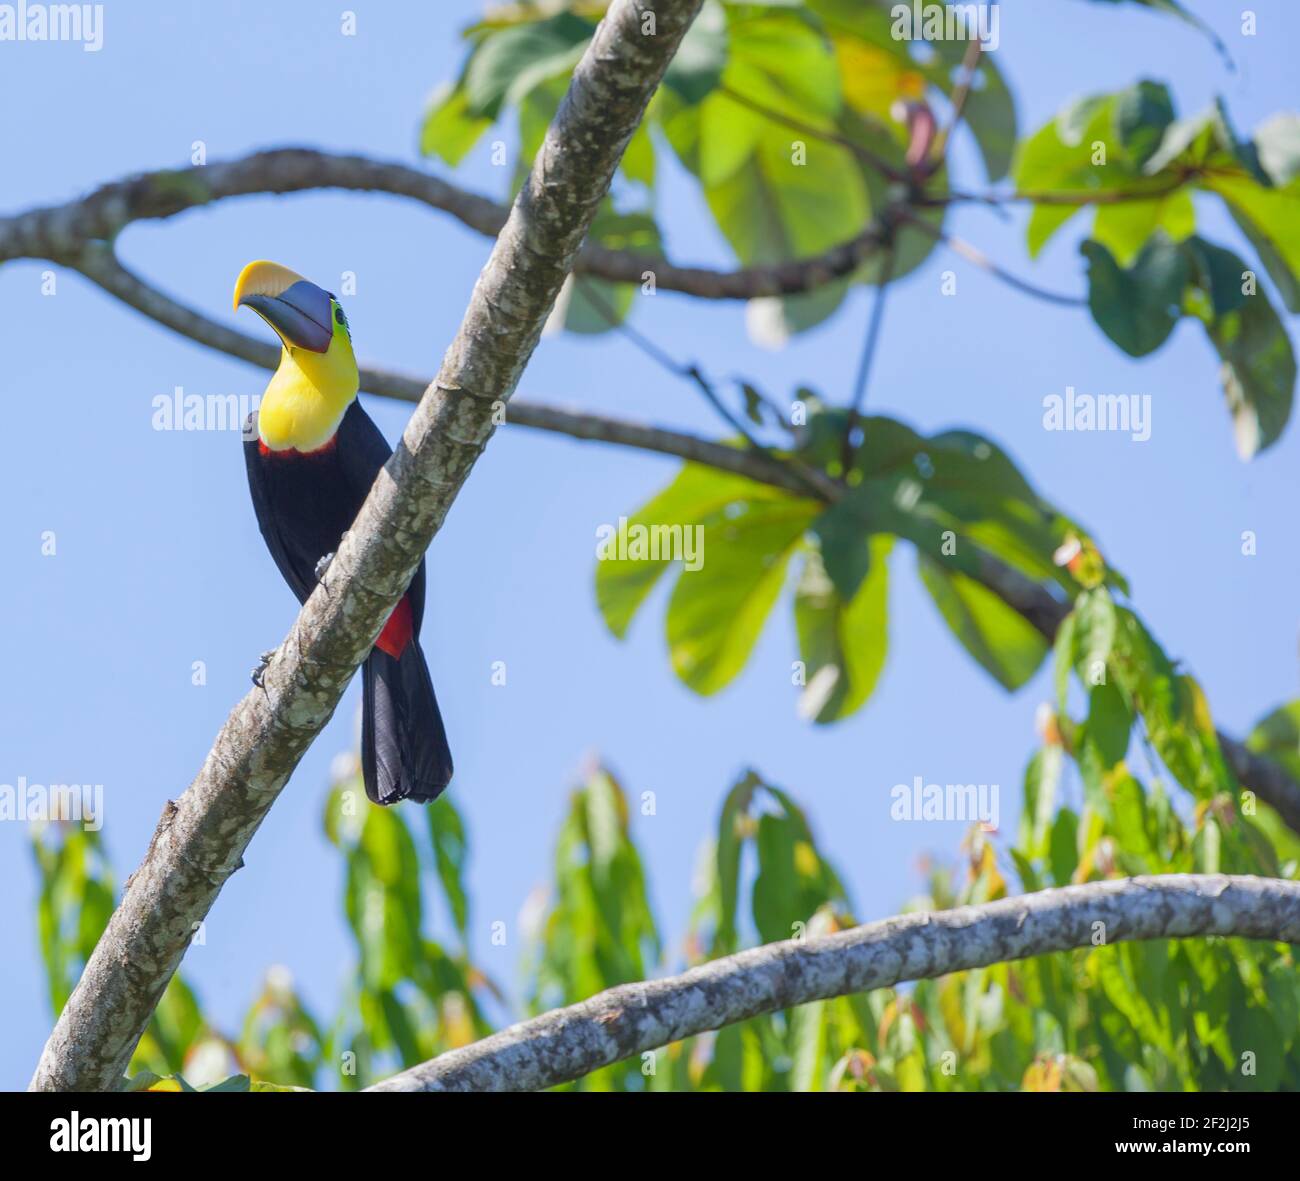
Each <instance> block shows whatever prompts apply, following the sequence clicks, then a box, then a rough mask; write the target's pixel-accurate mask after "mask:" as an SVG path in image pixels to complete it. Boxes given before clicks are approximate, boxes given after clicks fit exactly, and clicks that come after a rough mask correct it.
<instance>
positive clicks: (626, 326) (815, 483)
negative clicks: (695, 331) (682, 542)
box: [574, 278, 829, 496]
mask: <svg viewBox="0 0 1300 1181" xmlns="http://www.w3.org/2000/svg"><path fill="white" fill-rule="evenodd" d="M574 282H575V283H576V284H577V285H578V286H579V287H580V288H581V289H582V293H583V295H585V296H586V297H587V299H588V300H590V302H591V304H592V306H593V307H594V308H596V310H597V311H598V312H599V313H600V314H601V315H602V316H603V317H604V318H605V320H606V321H608V323H609V325H610V327H611V328H613V329H614V330H615V331H616V332H619V333H621V334H622V335H623V336H624V337H626V338H627V339H628V340H629V341H631V342H632V344H633V345H635V346H636V348H638V349H639V350H640V351H641V352H642V353H644V354H645V355H646V356H647V357H649V358H650V359H651V360H652V361H654V362H655V364H656V365H659V366H660V367H661V368H662V369H664V370H665V371H666V372H668V373H671V374H672V375H673V376H674V377H679V378H682V379H683V380H685V381H689V382H690V383H691V384H692V385H694V386H695V387H696V389H698V390H699V391H700V392H701V393H702V394H703V395H704V397H705V399H706V400H707V401H708V403H709V405H710V406H712V407H713V409H714V410H715V411H716V412H717V414H718V415H719V416H720V417H721V418H722V420H723V421H724V422H725V423H726V424H727V425H728V426H729V427H731V429H732V430H734V431H735V432H736V433H737V434H738V435H739V436H740V437H741V438H742V439H744V441H745V443H746V445H747V446H748V447H749V449H750V450H751V451H753V452H755V453H756V454H758V455H762V456H764V457H766V458H767V459H771V460H774V461H777V462H779V460H777V456H776V455H775V454H774V453H773V451H772V449H771V448H770V447H768V446H766V445H765V444H763V443H760V442H759V441H758V439H756V438H755V437H754V435H753V432H751V431H750V430H749V428H748V427H747V426H746V425H745V424H744V422H742V421H741V419H740V417H739V416H738V415H736V414H734V413H733V412H732V410H731V408H730V407H729V406H728V405H727V404H726V403H725V402H724V401H723V400H722V398H721V396H720V395H719V394H718V391H717V390H716V389H715V388H714V385H713V383H712V382H711V381H710V380H709V379H708V377H707V376H706V375H705V373H704V370H703V369H701V368H700V366H699V365H698V364H697V363H695V362H693V361H692V362H690V363H689V364H688V363H685V362H682V361H678V360H677V359H676V358H675V357H673V356H671V355H670V354H669V353H667V352H666V351H665V350H664V349H662V348H660V346H659V345H658V344H656V343H655V342H654V341H653V340H651V339H650V338H649V337H648V336H646V335H645V334H644V333H643V332H640V331H638V330H637V329H636V328H634V327H633V326H632V325H631V324H630V323H629V322H628V320H627V318H626V317H620V316H619V315H618V313H617V311H616V310H615V309H614V308H613V307H612V306H610V303H609V301H608V300H606V299H605V298H604V296H603V295H601V293H600V292H599V291H597V290H596V289H595V288H594V287H593V286H592V285H591V283H589V282H588V281H586V280H585V279H581V278H579V279H575V280H574ZM788 463H789V465H790V467H791V468H792V469H793V470H794V471H795V472H797V473H798V474H799V477H800V479H801V480H802V482H803V484H804V490H805V491H806V492H811V493H812V494H813V495H814V496H823V495H824V493H825V484H826V482H827V481H828V480H829V477H827V476H826V475H825V473H823V472H819V471H816V470H815V469H813V468H810V467H809V466H808V465H807V464H805V463H804V462H803V460H801V459H799V458H798V456H790V457H789V459H788Z"/></svg>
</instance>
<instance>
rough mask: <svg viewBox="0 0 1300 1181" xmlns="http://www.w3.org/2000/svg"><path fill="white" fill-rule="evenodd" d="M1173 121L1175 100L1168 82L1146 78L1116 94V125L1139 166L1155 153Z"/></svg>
mask: <svg viewBox="0 0 1300 1181" xmlns="http://www.w3.org/2000/svg"><path fill="white" fill-rule="evenodd" d="M1173 121H1174V104H1173V100H1172V99H1171V98H1170V97H1169V88H1168V87H1167V86H1164V85H1162V84H1160V83H1157V82H1149V81H1146V80H1143V81H1141V82H1139V83H1137V85H1136V86H1130V87H1129V88H1128V89H1127V90H1122V91H1120V92H1119V94H1117V95H1116V96H1115V129H1116V130H1117V131H1118V132H1119V139H1120V143H1121V144H1122V145H1123V147H1124V150H1125V151H1126V152H1127V153H1128V155H1129V156H1130V157H1131V158H1132V159H1133V160H1134V161H1135V162H1136V163H1137V165H1138V166H1139V167H1140V166H1142V165H1143V164H1145V163H1146V162H1147V160H1149V159H1150V158H1151V157H1152V156H1153V155H1154V154H1155V151H1156V149H1157V148H1158V147H1159V146H1160V141H1161V140H1162V139H1163V138H1164V133H1165V129H1166V128H1167V127H1168V126H1169V124H1170V123H1172V122H1173Z"/></svg>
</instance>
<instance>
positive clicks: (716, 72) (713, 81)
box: [664, 0, 727, 104]
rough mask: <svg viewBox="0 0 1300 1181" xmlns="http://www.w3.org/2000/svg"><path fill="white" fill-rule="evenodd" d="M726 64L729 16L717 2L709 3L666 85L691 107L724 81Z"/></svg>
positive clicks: (688, 33) (676, 58) (672, 66)
mask: <svg viewBox="0 0 1300 1181" xmlns="http://www.w3.org/2000/svg"><path fill="white" fill-rule="evenodd" d="M726 64H727V17H726V12H725V10H724V9H723V7H722V5H721V4H719V3H718V2H717V0H706V3H705V5H704V7H703V8H702V9H701V10H700V14H699V16H697V17H696V18H695V20H694V21H693V22H692V23H691V27H690V28H689V29H688V30H687V31H686V36H685V37H683V38H682V43H681V45H679V46H678V48H677V52H676V53H675V54H674V55H673V60H672V61H671V62H670V63H669V66H668V72H667V73H666V74H664V85H665V86H667V87H670V88H671V89H672V90H673V91H674V92H675V93H676V94H678V95H679V96H680V97H681V98H683V99H684V100H685V101H686V102H688V103H691V104H695V103H698V102H701V101H703V99H704V98H705V97H706V96H707V95H708V94H710V93H711V92H712V91H713V90H714V89H716V87H717V86H718V83H719V82H721V81H722V71H723V68H724V67H725V66H726Z"/></svg>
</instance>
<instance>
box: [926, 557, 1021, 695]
mask: <svg viewBox="0 0 1300 1181" xmlns="http://www.w3.org/2000/svg"><path fill="white" fill-rule="evenodd" d="M917 560H918V562H919V564H920V572H921V579H922V581H923V582H924V583H925V588H926V590H928V591H929V592H930V597H931V598H932V599H933V600H934V603H935V606H936V607H938V608H939V613H940V614H941V615H942V616H943V618H944V621H945V622H946V623H947V624H948V626H949V627H950V628H951V629H952V633H953V635H955V636H956V637H957V639H958V640H959V641H960V643H961V646H962V647H963V648H965V649H966V651H967V652H969V653H970V655H971V656H972V657H974V659H975V660H976V661H977V662H978V663H979V664H980V665H981V667H983V668H984V670H985V671H986V672H988V673H989V674H991V675H992V677H993V678H994V680H996V681H997V682H998V684H1000V685H1001V686H1002V687H1003V688H1004V689H1018V688H1020V686H1021V685H1023V684H1024V683H1025V682H1026V681H1028V680H1029V678H1030V677H1032V676H1033V675H1034V673H1035V672H1037V671H1038V666H1039V665H1040V664H1042V662H1043V657H1044V656H1046V655H1047V641H1046V640H1045V639H1044V638H1043V636H1042V634H1041V633H1040V632H1039V631H1038V629H1037V628H1035V627H1034V626H1033V624H1031V623H1030V622H1029V621H1028V620H1026V619H1025V618H1024V616H1022V615H1020V614H1019V613H1017V612H1016V611H1013V610H1012V609H1011V608H1010V607H1008V606H1007V605H1006V603H1004V602H1003V601H1002V600H1001V599H1000V598H998V597H997V595H995V594H994V593H993V592H992V591H990V590H989V589H987V588H986V587H984V586H981V585H980V584H979V583H978V582H975V581H974V580H973V579H970V578H967V577H966V576H965V575H962V574H959V573H956V572H954V571H951V570H947V569H945V568H944V567H943V566H941V565H940V564H939V563H938V562H937V561H935V560H934V559H933V558H930V557H928V556H927V555H925V554H923V553H922V554H918V555H917Z"/></svg>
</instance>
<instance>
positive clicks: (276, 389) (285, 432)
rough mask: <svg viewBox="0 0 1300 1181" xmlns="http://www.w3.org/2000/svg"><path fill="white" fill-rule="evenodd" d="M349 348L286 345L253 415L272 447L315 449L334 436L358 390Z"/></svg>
mask: <svg viewBox="0 0 1300 1181" xmlns="http://www.w3.org/2000/svg"><path fill="white" fill-rule="evenodd" d="M336 343H337V342H336ZM347 352H348V355H347V356H346V357H345V356H344V355H343V350H341V349H336V348H334V347H332V346H331V348H330V350H329V352H328V353H312V352H308V351H306V350H304V349H286V350H284V352H283V353H282V354H281V356H280V368H279V369H277V370H276V371H275V376H274V377H272V378H271V384H270V385H268V386H267V387H266V393H265V394H263V395H262V403H261V406H260V407H259V409H258V416H257V421H258V434H259V435H260V436H261V438H262V442H263V443H265V444H266V445H267V446H268V447H269V448H271V450H272V451H287V450H289V449H290V448H293V449H294V450H296V451H315V450H316V449H317V448H318V447H323V446H324V445H325V444H326V443H328V442H329V441H330V439H332V438H333V437H334V432H335V431H336V430H338V426H339V423H340V422H342V421H343V415H344V414H345V413H347V409H348V406H349V405H351V403H352V399H353V398H355V397H356V394H357V370H356V363H355V361H353V360H352V357H351V350H350V349H349V350H347Z"/></svg>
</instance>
